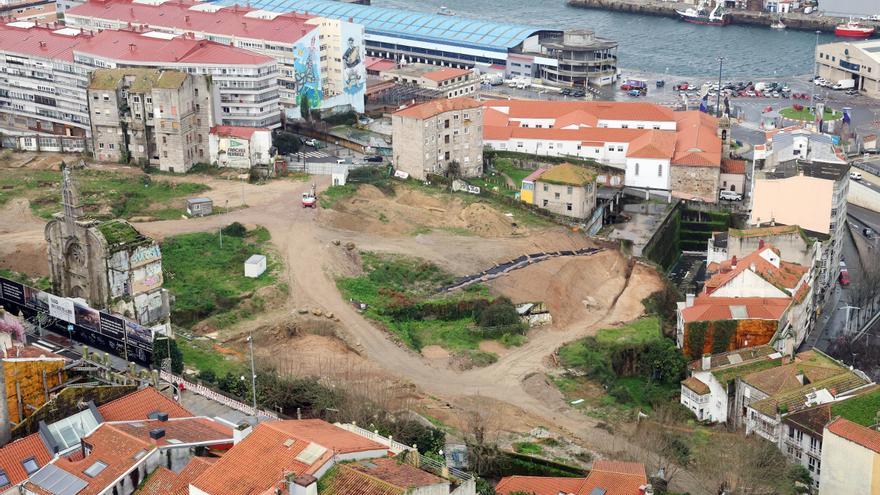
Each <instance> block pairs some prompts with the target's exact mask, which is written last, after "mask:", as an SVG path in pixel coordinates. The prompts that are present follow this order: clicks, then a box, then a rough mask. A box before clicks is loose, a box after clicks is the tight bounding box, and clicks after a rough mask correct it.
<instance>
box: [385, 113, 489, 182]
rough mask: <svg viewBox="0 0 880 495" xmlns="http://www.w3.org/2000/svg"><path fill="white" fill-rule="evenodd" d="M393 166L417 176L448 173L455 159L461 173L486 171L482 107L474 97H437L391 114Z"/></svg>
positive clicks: (471, 173) (423, 177)
mask: <svg viewBox="0 0 880 495" xmlns="http://www.w3.org/2000/svg"><path fill="white" fill-rule="evenodd" d="M391 123H392V142H393V143H394V150H393V155H394V165H395V166H396V167H397V169H398V170H402V171H404V172H406V173H408V174H409V175H411V176H412V177H414V178H416V179H420V180H421V179H425V178H426V177H427V175H428V174H439V175H445V174H447V173H448V171H449V166H450V164H452V163H453V162H454V163H456V164H457V165H458V168H459V170H458V175H460V176H462V177H479V176H480V175H482V174H483V132H482V127H483V108H482V106H481V105H480V103H479V102H478V101H476V100H474V99H473V98H468V97H461V98H453V99H447V100H434V101H429V102H426V103H422V104H420V105H413V106H410V107H408V108H405V109H403V110H400V111H398V112H396V113H394V114H393V115H392V116H391Z"/></svg>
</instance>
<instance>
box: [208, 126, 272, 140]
mask: <svg viewBox="0 0 880 495" xmlns="http://www.w3.org/2000/svg"><path fill="white" fill-rule="evenodd" d="M268 130H269V129H267V128H265V127H241V126H235V125H215V126H214V127H212V128H211V134H217V135H218V136H231V137H237V138H241V139H250V138H251V136H253V135H254V133H255V132H257V131H268Z"/></svg>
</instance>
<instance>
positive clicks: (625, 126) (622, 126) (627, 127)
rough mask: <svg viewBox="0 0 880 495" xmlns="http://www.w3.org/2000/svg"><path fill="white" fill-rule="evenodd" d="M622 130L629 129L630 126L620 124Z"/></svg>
mask: <svg viewBox="0 0 880 495" xmlns="http://www.w3.org/2000/svg"><path fill="white" fill-rule="evenodd" d="M620 128H621V129H629V124H620Z"/></svg>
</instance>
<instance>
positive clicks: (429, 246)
mask: <svg viewBox="0 0 880 495" xmlns="http://www.w3.org/2000/svg"><path fill="white" fill-rule="evenodd" d="M0 173H2V171H0ZM185 180H186V181H189V182H202V183H205V184H207V185H209V186H210V187H212V190H211V191H208V192H207V193H206V194H205V195H206V196H208V197H211V198H212V199H213V200H214V204H215V206H217V205H225V202H226V201H227V200H228V201H229V205H230V207H233V211H230V212H229V213H225V214H221V215H213V216H209V217H203V218H195V219H186V220H184V219H181V220H171V221H158V222H147V223H140V224H137V226H138V228H139V229H141V230H142V231H143V232H144V233H145V234H147V235H151V236H154V237H156V238H163V237H165V236H168V235H175V234H180V233H186V232H195V231H208V230H212V229H217V228H219V227H222V226H225V225H227V224H229V223H231V222H233V221H238V222H241V223H243V224H246V225H263V226H265V227H266V228H267V229H268V230H269V232H270V233H271V235H272V242H273V244H274V245H275V246H276V247H277V248H278V250H279V252H280V255H281V258H282V260H283V261H284V263H285V268H286V270H285V273H284V274H282V276H280V277H279V279H280V280H286V281H287V282H288V283H289V286H290V294H289V298H288V300H287V302H286V304H281V305H279V307H277V308H275V309H273V310H272V311H271V312H269V313H268V314H266V315H265V316H264V317H262V318H260V319H259V320H257V321H250V322H245V323H242V324H241V325H239V326H238V327H237V328H233V329H231V330H229V331H226V332H224V334H223V335H221V336H220V338H221V340H225V341H227V343H228V344H229V345H230V346H231V347H233V348H235V347H236V346H240V347H238V348H239V349H242V350H243V349H244V348H245V344H244V341H243V339H242V338H241V337H242V336H243V334H244V333H245V332H251V331H252V332H254V333H255V335H257V334H263V333H264V334H266V335H264V336H262V337H260V336H257V337H256V341H257V344H258V345H257V347H258V352H259V353H260V355H261V356H265V358H266V359H267V360H271V362H272V363H273V364H275V365H276V366H277V367H278V368H279V369H281V370H288V371H290V372H293V373H297V374H315V373H317V374H322V375H323V374H326V375H328V376H333V377H336V378H334V379H339V380H346V379H348V380H351V381H352V382H356V383H357V382H359V383H364V382H365V381H369V382H371V383H372V385H370V386H373V387H379V388H382V389H383V390H384V389H389V390H394V391H395V393H396V394H399V395H401V396H405V395H409V396H410V397H418V398H419V403H420V405H421V407H422V408H423V410H424V411H425V412H426V413H429V414H431V415H432V416H434V417H436V418H439V419H440V420H441V421H444V422H446V423H447V424H450V425H453V426H457V427H460V428H463V429H467V428H466V427H467V424H465V423H466V422H467V419H466V418H467V416H468V411H474V410H480V411H491V413H492V415H493V416H494V417H495V420H496V422H497V425H498V428H499V429H502V430H507V431H520V432H521V431H528V429H530V428H532V427H535V426H539V425H540V426H546V427H551V428H553V429H555V430H557V431H559V432H561V433H562V434H565V435H567V436H568V437H570V438H572V439H576V440H577V441H578V443H579V444H581V445H582V446H584V447H585V448H588V449H590V450H593V451H595V452H600V453H602V454H604V455H608V456H620V455H622V454H621V452H625V453H628V454H627V455H628V456H635V455H636V454H637V450H638V449H637V447H635V446H634V445H632V444H630V443H628V442H627V441H626V440H625V439H624V438H623V437H621V436H619V435H618V436H614V435H611V434H609V433H608V432H607V431H605V430H603V429H601V428H597V427H596V421H595V420H593V419H591V418H588V417H586V416H584V415H583V414H581V413H579V412H578V411H575V410H572V409H571V408H569V407H567V405H566V404H565V403H564V401H562V400H561V399H560V398H559V396H558V395H556V394H558V392H557V391H556V390H555V388H553V387H552V385H551V384H549V383H547V381H546V380H545V379H542V378H540V377H541V376H543V373H544V372H545V371H546V370H548V369H549V367H550V366H551V365H550V364H549V363H548V359H547V358H548V356H549V355H551V354H552V353H553V352H554V351H555V350H556V349H557V348H558V347H559V346H561V345H563V344H565V343H567V342H570V341H572V340H574V339H577V338H580V337H583V336H586V335H590V334H592V333H594V332H595V331H596V330H597V329H599V328H602V327H607V326H610V325H612V324H614V323H617V322H621V321H628V320H631V319H634V318H636V317H638V316H639V315H640V314H641V313H642V306H641V304H640V301H641V299H642V298H643V297H644V296H646V295H648V294H649V293H650V292H651V291H652V290H654V289H659V287H660V279H659V277H658V276H657V275H656V274H655V273H653V271H652V270H650V269H649V268H647V267H640V266H639V265H636V266H635V267H634V268H632V270H630V269H628V264H627V262H626V261H625V260H624V259H623V258H622V257H621V256H620V255H619V254H616V253H613V252H603V253H601V254H598V255H594V256H592V257H587V258H572V259H557V260H553V261H549V262H546V265H545V264H544V263H539V264H537V265H534V266H532V267H529V268H526V269H524V270H521V271H518V272H515V273H514V274H513V275H511V276H509V277H507V278H502V279H499V280H497V281H496V282H493V284H492V285H493V290H496V291H499V292H501V293H505V294H508V295H510V296H511V297H515V298H516V299H528V300H543V301H546V302H548V304H550V305H551V312H552V311H554V308H555V311H556V312H557V314H558V316H555V315H554V316H555V317H556V318H558V320H557V321H556V323H555V324H554V325H553V326H552V327H545V328H540V329H537V330H533V331H532V332H530V335H529V339H528V341H527V342H526V343H525V344H524V345H523V346H521V347H517V348H512V349H509V350H507V351H506V352H505V353H503V354H500V358H499V360H498V362H496V363H495V364H493V365H490V366H487V367H485V368H478V369H471V370H467V371H455V370H453V369H451V368H450V367H449V365H448V360H447V359H443V358H442V357H441V356H439V355H437V356H429V358H426V357H423V356H422V355H419V354H417V353H415V352H412V351H411V350H409V349H406V348H402V347H400V346H399V345H398V344H396V343H394V342H393V341H392V340H390V339H389V338H388V336H387V335H386V334H385V333H384V332H383V331H382V330H381V329H378V328H377V327H376V326H375V325H374V324H373V323H371V322H370V321H367V320H366V319H364V318H363V316H361V315H360V314H359V313H358V312H357V311H356V310H355V308H354V307H353V306H352V305H350V304H349V303H348V302H346V301H344V300H343V299H342V298H341V297H340V294H339V291H338V289H337V288H336V284H335V279H336V277H337V276H339V275H340V274H352V273H356V272H357V270H358V269H359V267H358V262H357V259H356V254H352V253H350V252H345V251H346V250H345V248H344V247H343V246H344V243H345V242H354V243H355V244H356V245H357V248H356V249H358V250H360V249H364V250H375V251H384V252H394V253H403V254H407V255H409V256H417V257H423V258H426V259H431V260H432V261H434V262H436V263H438V264H439V265H441V266H444V267H445V268H447V269H449V270H451V271H453V272H454V273H457V274H467V273H473V272H475V271H479V270H481V269H484V268H486V267H487V266H490V265H491V264H493V263H497V262H501V261H506V260H508V259H511V258H514V257H516V256H519V255H521V254H524V253H530V252H536V251H548V250H561V249H576V248H580V247H586V246H590V245H591V242H590V241H589V240H588V239H586V238H584V237H583V236H582V235H578V234H574V233H571V232H570V231H568V230H566V229H563V228H558V227H548V228H543V227H542V228H536V227H528V228H523V227H519V226H517V227H514V226H512V225H510V223H509V220H508V217H507V216H505V215H503V214H501V216H500V217H499V216H498V212H497V211H495V210H492V213H491V214H490V213H487V212H486V211H483V210H482V207H481V209H480V210H475V211H474V212H468V209H469V208H472V206H473V205H471V206H467V205H464V204H463V203H458V204H457V200H452V201H448V202H441V203H431V202H430V201H428V202H426V203H425V205H426V206H419V205H420V204H421V203H420V202H421V201H422V200H424V199H425V198H422V197H420V196H418V195H417V194H413V195H400V196H399V197H395V198H394V199H388V198H379V197H373V196H375V194H374V192H372V191H369V189H368V190H367V192H366V193H364V194H360V195H358V196H357V197H356V198H354V199H353V200H352V201H350V202H348V203H345V204H344V205H343V206H342V207H341V210H342V212H341V213H337V212H331V211H323V210H317V211H316V210H311V209H302V208H301V207H300V205H299V204H298V198H299V196H300V195H301V193H302V192H303V191H305V190H306V189H307V188H308V187H309V186H310V184H309V183H306V182H294V181H273V182H270V183H268V184H265V185H259V186H258V185H251V184H240V183H236V182H231V181H227V180H223V179H218V178H215V177H202V176H186V177H185ZM314 180H315V181H316V182H317V184H318V185H319V190H323V189H324V188H326V187H327V185H328V180H327V178H323V177H319V178H316V179H314ZM242 196H244V198H245V199H244V201H242ZM364 196H366V197H364ZM407 202H410V203H413V204H412V205H407V204H406V203H407ZM386 203H387V204H386ZM391 203H395V204H394V205H392V204H391ZM243 204H246V205H247V206H248V207H246V208H240V209H234V207H238V206H242V205H243ZM414 205H415V206H414ZM374 208H375V209H374ZM381 208H386V209H385V210H382V209H381ZM432 208H437V209H438V210H437V211H434V210H432ZM440 210H442V211H440ZM380 212H385V218H386V219H387V220H388V221H387V222H385V221H382V220H380V219H379V213H380ZM471 213H473V215H471ZM483 217H485V218H483ZM421 222H425V223H421ZM4 225H7V224H4ZM425 225H427V226H429V227H430V228H438V229H439V230H435V231H433V232H430V233H419V234H417V235H413V231H419V232H421V231H423V230H424V229H420V228H419V227H421V226H425ZM372 227H376V228H377V230H376V231H372V230H370V228H372ZM444 227H448V228H449V229H444ZM6 228H7V229H9V232H7V233H5V234H0V253H9V252H14V251H15V249H16V247H15V246H16V245H17V243H19V244H20V242H21V241H20V239H28V240H29V242H33V245H32V249H31V251H30V254H31V255H32V256H33V257H35V258H37V257H40V254H39V252H38V249H39V245H40V243H39V240H40V239H41V238H42V237H41V236H42V225H41V224H37V223H35V222H21V223H18V224H16V223H15V222H10V223H9V224H8V226H7V227H6ZM467 228H470V229H473V230H475V231H477V233H479V235H460V234H461V233H462V232H459V231H458V229H467ZM334 241H341V244H342V245H337V244H336V243H335V242H334ZM42 259H45V257H44V256H43V258H42ZM13 268H15V269H17V270H19V271H30V270H25V269H24V268H33V267H27V266H26V265H18V266H14V267H13ZM630 271H631V272H632V275H630V276H627V274H628V273H629V272H630ZM35 273H36V272H35ZM300 308H320V309H321V311H322V313H323V314H326V313H328V312H329V313H332V315H333V318H332V319H326V318H325V320H326V321H323V322H322V325H323V326H324V327H326V328H315V325H314V324H309V323H308V321H309V320H310V319H313V317H312V316H308V317H305V316H303V315H301V314H299V312H298V311H297V309H300ZM337 319H338V322H337V321H336V320H337ZM290 322H293V323H290ZM291 324H293V325H294V326H296V325H304V326H305V327H306V328H305V330H304V331H302V332H300V331H299V330H295V331H292V332H291V333H292V334H291V335H287V334H285V333H284V332H287V330H283V329H284V328H289V327H290V325H291ZM285 325H286V326H285ZM279 327H280V328H282V330H279ZM316 334H317V335H316ZM337 337H338V338H337ZM432 357H433V358H432ZM536 373H537V375H536ZM535 376H538V377H539V378H537V379H536V378H534V377H535ZM416 388H417V389H418V391H416ZM681 478H684V476H682V477H681ZM685 486H686V487H687V488H688V489H690V490H691V492H692V493H698V491H696V490H695V489H694V488H693V484H692V483H686V485H685Z"/></svg>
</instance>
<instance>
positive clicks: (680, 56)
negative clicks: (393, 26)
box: [372, 0, 834, 80]
mask: <svg viewBox="0 0 880 495" xmlns="http://www.w3.org/2000/svg"><path fill="white" fill-rule="evenodd" d="M372 3H373V5H377V6H381V7H396V8H401V9H407V10H415V11H421V12H436V11H437V10H438V9H440V7H441V6H445V7H447V9H449V10H451V11H453V12H455V13H456V14H457V15H459V16H464V17H473V18H477V19H484V20H493V21H499V22H514V23H521V24H529V25H533V26H537V27H543V28H548V29H568V28H590V29H593V30H595V31H596V34H597V35H598V36H601V37H606V38H610V39H613V40H615V41H617V42H618V43H620V46H619V48H618V56H619V58H620V63H619V65H620V67H622V68H623V69H633V70H638V71H640V72H649V73H654V74H670V75H672V74H674V75H676V76H686V77H694V78H701V79H702V78H706V79H714V78H717V77H718V57H724V79H725V80H732V79H750V78H768V79H769V78H774V77H778V78H788V77H791V76H800V75H807V74H810V73H811V72H812V70H813V65H812V64H813V53H814V49H815V45H816V34H815V33H812V32H804V31H791V30H775V29H769V28H764V27H756V26H738V25H730V26H724V27H717V26H701V25H696V24H688V23H686V22H682V21H679V20H676V19H670V18H665V17H653V16H645V15H638V14H628V13H623V12H609V11H602V10H594V9H581V8H574V7H569V6H568V5H566V3H565V1H564V0H478V1H474V0H372ZM833 40H834V36H833V35H830V34H821V35H819V43H828V42H830V41H833Z"/></svg>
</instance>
